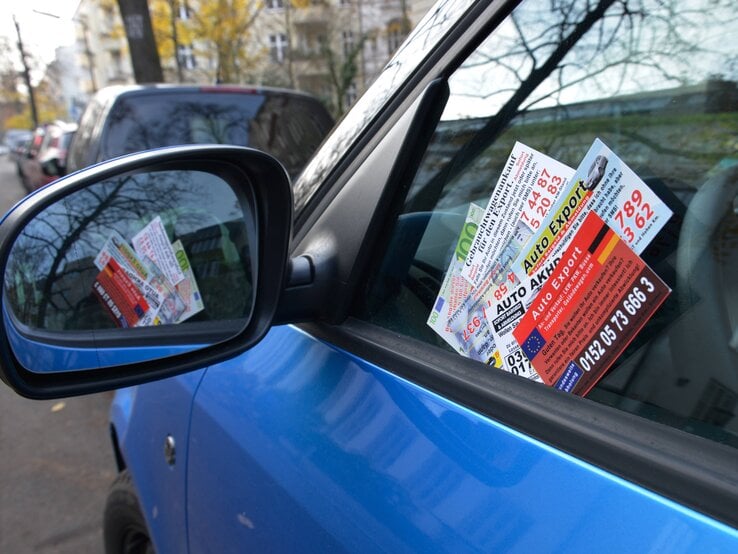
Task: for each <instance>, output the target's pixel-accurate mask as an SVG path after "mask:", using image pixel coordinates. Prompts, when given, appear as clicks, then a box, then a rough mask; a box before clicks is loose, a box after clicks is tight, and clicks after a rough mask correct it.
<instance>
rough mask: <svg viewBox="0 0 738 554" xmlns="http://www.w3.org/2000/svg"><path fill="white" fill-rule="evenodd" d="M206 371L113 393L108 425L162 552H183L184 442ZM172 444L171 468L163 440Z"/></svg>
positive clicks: (185, 490) (186, 548) (185, 448)
mask: <svg viewBox="0 0 738 554" xmlns="http://www.w3.org/2000/svg"><path fill="white" fill-rule="evenodd" d="M204 374H205V370H204V369H203V370H198V371H193V372H191V373H185V374H183V375H179V376H177V377H172V378H170V379H165V380H162V381H156V382H153V383H149V384H147V385H143V386H138V387H131V388H127V389H122V390H119V391H118V392H116V394H115V399H114V400H113V404H112V407H111V412H110V420H111V423H112V425H113V427H114V428H115V432H116V435H117V437H118V444H119V446H120V450H121V453H122V455H123V459H124V462H125V464H126V466H127V467H128V469H129V471H130V474H131V477H132V479H133V482H134V486H135V488H136V491H137V492H138V496H139V500H140V501H141V507H142V509H143V511H144V514H145V517H146V522H147V524H148V527H149V530H150V532H151V538H152V541H153V542H154V545H155V547H156V551H157V552H160V553H166V552H173V553H174V552H176V553H186V552H187V551H188V546H187V517H186V493H187V487H186V484H187V483H186V476H187V437H188V435H189V426H190V413H191V409H192V400H193V398H194V397H195V392H196V390H197V387H198V385H199V384H200V381H201V379H202V377H203V375H204ZM168 435H171V436H172V437H174V438H175V441H176V462H175V463H174V464H173V465H169V464H168V463H167V461H166V458H165V456H164V441H165V440H166V437H167V436H168Z"/></svg>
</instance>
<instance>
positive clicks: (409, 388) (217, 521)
mask: <svg viewBox="0 0 738 554" xmlns="http://www.w3.org/2000/svg"><path fill="white" fill-rule="evenodd" d="M131 391H132V390H131V389H129V390H127V391H124V392H120V393H118V396H117V397H116V402H115V403H114V407H113V421H114V423H115V425H116V427H117V428H118V431H119V433H121V435H122V436H121V447H122V450H123V452H124V457H125V458H126V461H127V463H128V464H129V467H130V468H131V470H132V474H133V475H134V476H135V484H136V486H137V488H138V491H139V493H140V495H141V502H142V504H143V508H144V511H145V513H146V518H147V522H148V524H149V526H150V529H151V532H152V535H153V537H154V541H155V544H156V546H157V549H158V552H184V551H185V550H184V548H185V544H184V542H183V541H184V539H183V537H185V536H188V537H189V547H190V551H191V552H193V553H194V552H244V551H251V550H253V551H269V552H280V551H282V552H287V551H320V552H323V551H341V550H347V551H352V552H363V551H366V552H368V551H377V550H386V551H392V552H402V551H416V552H417V551H422V552H431V551H453V552H464V551H487V552H491V551H513V552H515V551H517V552H543V551H566V552H577V551H579V552H606V551H612V552H641V551H649V550H656V551H669V552H687V551H690V552H703V551H715V552H726V551H736V550H738V532H737V531H736V530H735V529H732V528H730V527H728V526H726V525H723V524H722V523H719V522H717V521H715V520H712V519H710V518H708V517H705V516H703V515H701V514H698V513H696V512H694V511H692V510H690V509H687V508H684V507H683V506H680V505H678V504H677V503H675V502H673V501H671V500H668V499H666V498H663V497H661V496H659V495H656V494H654V493H651V492H649V491H647V490H644V489H643V488H641V487H639V486H636V485H633V484H632V483H629V482H627V481H624V480H623V479H621V478H618V477H616V476H613V475H611V474H608V473H607V472H604V471H602V470H600V469H598V468H596V467H594V466H592V465H590V464H587V463H585V462H582V461H581V460H577V459H575V458H573V457H572V456H569V455H568V454H565V453H562V452H560V451H557V450H556V449H554V448H552V447H550V446H547V445H545V444H542V443H541V442H539V441H537V440H534V439H531V438H530V437H528V436H525V435H523V434H521V433H518V432H516V431H514V430H512V429H510V428H508V427H506V426H504V425H501V424H499V423H497V422H495V421H492V420H490V419H488V418H486V417H483V416H481V415H479V414H477V413H475V412H473V411H470V410H468V409H466V408H464V407H462V406H459V405H457V404H455V403H453V402H450V401H449V400H447V399H444V398H443V397H440V396H438V395H436V394H434V393H432V392H430V391H428V390H425V389H423V388H421V387H418V386H417V385H414V384H413V383H410V382H408V381H406V380H403V379H400V378H398V377H396V376H395V375H393V374H391V373H389V372H387V371H385V370H384V369H382V368H379V367H377V366H375V365H372V364H369V363H367V362H365V361H363V360H361V359H358V358H356V357H355V356H352V355H351V354H349V353H347V352H345V351H342V350H339V349H336V348H334V347H333V346H331V345H329V344H326V343H323V342H321V341H319V340H316V339H315V338H313V337H311V336H309V335H306V334H305V333H303V332H302V331H300V330H299V329H297V328H294V327H277V328H274V329H273V330H272V331H271V332H270V333H269V335H268V336H267V337H266V338H265V339H264V340H263V341H262V342H261V343H260V344H259V345H258V346H257V347H255V348H253V349H252V350H251V351H249V352H247V353H246V354H243V355H241V356H239V357H238V358H236V359H233V360H231V361H229V362H226V363H222V364H219V365H217V366H214V367H212V368H210V369H208V370H207V372H203V371H199V372H196V373H194V374H191V375H189V376H182V377H177V378H175V379H170V380H168V381H162V382H161V383H152V384H148V385H144V386H141V387H138V388H137V389H135V391H136V392H135V393H134V392H131ZM132 395H133V396H132ZM193 397H194V404H192V413H191V425H190V423H189V422H190V417H188V415H189V409H190V402H191V400H192V398H193ZM126 418H129V420H128V421H126ZM188 427H189V429H188ZM121 429H123V431H122V432H121ZM188 430H189V437H190V439H189V449H188V452H187V450H186V449H185V452H184V453H183V452H182V451H181V450H179V451H178V459H177V463H176V464H175V466H174V467H173V468H170V467H168V466H167V465H166V463H165V461H164V456H163V450H162V449H163V440H164V437H165V435H166V434H167V433H172V434H173V435H176V438H177V441H178V444H182V443H183V442H184V441H185V440H186V439H185V437H186V436H187V432H188ZM185 455H186V456H187V459H185V457H184V456H185ZM185 472H186V482H185ZM185 491H186V492H185ZM185 494H186V524H185V520H184V518H185V510H184V502H185Z"/></svg>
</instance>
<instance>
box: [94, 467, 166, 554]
mask: <svg viewBox="0 0 738 554" xmlns="http://www.w3.org/2000/svg"><path fill="white" fill-rule="evenodd" d="M103 535H104V540H105V552H106V553H107V554H154V545H153V544H152V543H151V538H150V537H149V531H148V529H147V528H146V521H145V520H144V516H143V513H142V512H141V508H140V506H139V503H138V497H137V496H136V491H135V489H134V488H133V483H132V482H131V476H130V474H129V473H128V470H125V471H122V472H121V473H120V474H118V477H116V479H115V481H113V484H112V485H111V487H110V493H109V494H108V499H107V501H106V502H105V517H104V521H103Z"/></svg>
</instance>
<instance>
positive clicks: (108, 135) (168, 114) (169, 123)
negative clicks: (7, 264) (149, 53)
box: [68, 85, 333, 178]
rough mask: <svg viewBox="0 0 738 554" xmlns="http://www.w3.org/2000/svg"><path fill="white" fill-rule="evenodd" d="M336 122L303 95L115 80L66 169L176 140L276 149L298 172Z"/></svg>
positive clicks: (99, 99) (101, 95)
mask: <svg viewBox="0 0 738 554" xmlns="http://www.w3.org/2000/svg"><path fill="white" fill-rule="evenodd" d="M332 126H333V119H332V118H331V116H330V115H329V113H328V111H327V110H326V109H325V107H324V106H323V105H322V104H321V103H320V102H319V101H318V100H316V99H315V98H313V97H311V96H308V95H306V94H302V93H298V92H294V91H288V90H279V89H267V88H248V87H239V86H208V87H195V86H169V85H150V86H115V87H108V88H105V89H103V90H101V91H99V92H98V93H97V94H96V95H95V96H94V97H93V99H92V100H91V101H90V103H89V104H88V106H87V109H86V110H85V112H84V114H83V115H82V118H81V120H80V125H79V131H78V133H77V137H76V138H75V140H74V141H73V144H72V145H71V148H70V151H69V159H68V167H69V171H70V172H71V171H76V170H77V169H81V168H83V167H86V166H88V165H92V164H94V163H97V162H101V161H103V160H108V159H110V158H115V157H117V156H121V155H123V154H129V153H131V152H138V151H141V150H148V149H151V148H157V147H161V146H174V145H179V144H201V143H216V144H234V145H239V146H251V147H253V148H258V149H259V150H264V151H266V152H269V153H271V154H273V155H274V156H277V157H278V158H279V159H280V160H282V162H283V163H284V165H285V167H286V168H287V170H288V172H289V173H290V175H291V176H292V177H293V178H294V177H296V176H297V175H298V174H299V173H300V172H301V171H302V168H303V166H304V165H305V163H306V162H307V160H308V159H309V158H310V156H312V154H313V152H314V151H315V150H316V148H317V147H318V145H319V144H320V143H321V142H322V140H323V137H325V135H326V134H327V133H328V131H329V130H330V129H331V127H332Z"/></svg>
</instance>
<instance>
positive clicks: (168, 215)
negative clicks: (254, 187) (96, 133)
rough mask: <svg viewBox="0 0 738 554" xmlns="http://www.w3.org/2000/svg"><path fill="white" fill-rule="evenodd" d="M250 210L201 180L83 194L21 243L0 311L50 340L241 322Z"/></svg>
mask: <svg viewBox="0 0 738 554" xmlns="http://www.w3.org/2000/svg"><path fill="white" fill-rule="evenodd" d="M249 206H250V203H249V202H248V200H247V199H245V198H240V197H239V196H238V195H237V194H236V193H235V192H234V191H233V189H232V188H231V187H230V186H229V185H228V184H227V183H226V182H225V181H224V180H223V179H221V178H220V177H218V176H215V175H212V174H209V173H205V172H201V171H158V172H150V173H137V174H128V175H124V176H120V177H115V178H111V179H108V180H106V181H102V182H100V183H96V184H94V185H92V186H88V187H87V188H85V189H83V190H80V191H78V192H75V193H72V194H70V195H69V196H67V197H65V198H63V199H62V200H60V201H58V202H56V203H55V204H53V205H51V206H50V207H48V208H47V209H45V210H44V211H42V212H41V213H39V214H38V215H37V216H35V217H34V218H33V220H32V221H31V222H30V223H29V224H28V225H27V226H26V228H25V229H24V231H23V232H22V234H21V235H20V236H19V237H18V239H17V240H16V242H15V244H14V246H13V249H12V251H11V255H10V260H9V263H8V266H7V270H6V273H5V282H4V283H5V285H4V288H5V291H4V292H5V295H6V304H7V305H8V306H10V308H11V310H12V315H13V316H15V318H16V320H17V321H18V322H19V323H21V324H22V325H25V326H27V327H28V328H30V329H38V330H47V331H63V330H96V329H106V328H115V327H141V326H148V325H158V324H174V323H183V322H184V321H188V322H189V321H219V320H233V319H242V318H247V317H248V316H249V315H250V312H251V309H252V304H253V294H252V289H253V287H252V285H253V278H254V277H253V275H254V274H253V269H254V268H253V267H252V253H253V252H256V248H255V240H256V237H255V231H254V229H253V227H252V224H253V216H252V215H251V210H250V207H249Z"/></svg>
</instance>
